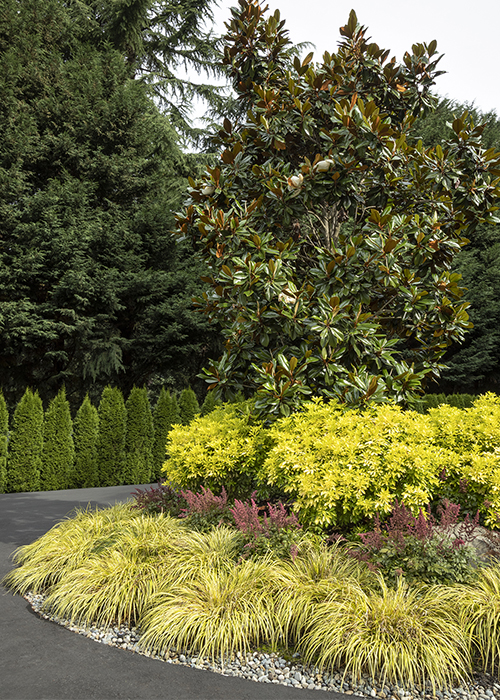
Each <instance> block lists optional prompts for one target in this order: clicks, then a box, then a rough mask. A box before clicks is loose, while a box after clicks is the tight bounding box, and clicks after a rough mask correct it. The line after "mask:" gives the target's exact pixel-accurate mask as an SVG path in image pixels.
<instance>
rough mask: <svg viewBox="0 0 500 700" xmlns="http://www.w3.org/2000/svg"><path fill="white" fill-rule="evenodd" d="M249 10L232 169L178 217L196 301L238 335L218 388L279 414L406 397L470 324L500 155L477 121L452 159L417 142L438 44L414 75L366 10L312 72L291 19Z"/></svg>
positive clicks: (224, 169) (218, 369) (231, 337)
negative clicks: (189, 245)
mask: <svg viewBox="0 0 500 700" xmlns="http://www.w3.org/2000/svg"><path fill="white" fill-rule="evenodd" d="M239 5H240V7H239V9H238V10H236V9H233V10H232V19H231V21H230V22H229V23H228V24H227V25H226V26H227V27H228V33H227V35H226V37H225V51H224V63H225V65H226V66H227V68H228V70H229V73H230V75H231V77H232V80H233V85H234V89H235V91H236V93H237V94H238V96H239V100H240V103H241V114H242V115H244V116H243V117H242V118H241V120H240V121H239V122H238V123H230V121H229V120H228V119H225V120H224V124H223V128H221V129H220V131H219V132H218V136H217V140H218V145H219V146H220V149H221V155H220V163H219V165H217V166H216V167H214V168H213V169H211V168H208V169H207V173H206V175H205V177H204V178H203V179H202V180H201V181H199V182H195V181H194V180H192V179H191V180H190V185H191V187H190V201H189V202H188V206H187V209H186V211H185V212H183V213H182V214H181V215H179V216H178V228H179V234H180V235H184V236H189V237H191V238H192V239H193V241H194V242H195V243H196V245H197V246H198V249H199V251H200V253H201V255H202V256H203V257H204V259H205V261H206V262H207V263H208V265H209V267H210V270H211V274H210V276H209V277H205V278H203V279H204V281H205V282H206V284H207V291H206V292H205V293H204V294H203V298H200V299H197V303H198V304H199V306H200V307H201V308H203V309H204V310H205V312H206V313H207V314H208V315H209V317H210V318H211V319H212V320H213V321H215V322H218V323H219V324H220V326H221V329H222V333H223V335H224V338H225V347H224V352H223V355H222V357H221V358H220V359H219V360H218V361H217V362H213V363H212V365H211V366H210V367H208V368H206V369H205V370H204V376H205V379H206V381H207V382H208V383H209V384H210V385H211V388H214V389H215V390H216V391H217V393H218V394H222V395H224V394H225V395H228V394H231V393H232V392H236V391H244V392H246V393H250V392H252V393H255V395H256V406H257V410H258V411H259V412H260V413H261V414H262V415H268V416H269V415H271V416H272V415H280V414H281V415H288V414H289V413H290V411H291V410H294V409H296V408H298V407H299V406H300V404H301V402H302V401H303V400H304V398H306V397H310V396H323V397H326V398H337V399H339V400H340V401H342V402H345V403H348V404H352V405H363V404H365V403H366V402H368V401H375V402H380V401H385V400H389V399H391V400H396V401H397V402H403V403H404V402H407V401H409V400H411V398H412V396H414V395H415V392H418V391H419V390H420V389H421V388H422V387H423V386H424V384H425V382H426V381H428V380H429V379H430V378H432V377H437V376H439V372H440V369H441V367H442V365H441V364H440V358H441V357H442V355H443V353H444V352H445V350H446V348H447V347H448V346H449V345H450V343H451V342H453V341H457V340H461V339H462V338H463V335H464V333H465V332H466V330H467V329H468V328H469V327H470V326H471V324H470V323H469V320H468V315H467V311H466V307H467V304H465V303H464V302H463V301H462V300H461V297H462V289H460V287H459V281H460V276H459V275H457V274H453V273H451V271H450V267H451V263H452V260H453V257H454V256H455V254H456V253H457V252H458V251H459V250H460V248H461V246H463V245H464V244H465V243H466V242H467V240H466V236H467V235H468V234H469V233H470V232H472V231H473V230H474V228H475V227H476V226H477V224H478V223H479V222H481V221H488V220H494V213H493V212H494V210H495V208H496V206H495V205H496V203H497V201H498V196H499V194H500V190H499V182H500V180H499V176H500V154H499V153H497V152H495V151H494V150H493V149H490V150H485V149H484V148H483V147H482V145H481V131H482V128H481V126H475V125H474V124H473V123H472V120H471V119H469V118H468V116H467V114H465V115H464V116H463V117H462V118H460V119H455V121H454V122H453V124H451V125H450V130H449V131H450V138H449V141H447V142H445V143H443V144H442V145H441V146H436V148H430V149H426V148H424V147H423V146H422V143H421V142H420V141H419V140H418V133H415V127H414V122H415V118H416V116H418V115H420V114H422V113H425V112H426V111H427V110H429V109H432V108H433V106H434V104H435V99H434V97H433V96H432V95H431V93H430V89H431V87H432V85H433V84H434V79H435V77H436V76H437V75H439V74H440V72H439V71H437V68H436V67H437V64H438V61H439V57H438V56H437V54H436V42H435V41H432V42H431V43H430V44H415V45H414V46H413V47H412V52H411V53H406V54H405V56H404V59H403V63H402V64H401V65H400V64H398V63H396V61H395V59H394V58H391V59H390V60H389V58H388V57H389V52H388V51H384V50H382V49H380V48H379V47H378V46H377V45H376V44H374V43H369V41H368V39H367V36H366V29H365V28H364V27H362V26H360V25H359V23H358V21H357V18H356V15H355V13H354V12H351V14H350V17H349V21H348V23H347V25H346V26H345V27H342V28H341V30H340V33H341V35H342V37H343V38H342V40H341V42H340V44H339V47H338V50H337V52H336V53H332V54H329V53H325V54H324V56H323V61H322V62H321V63H314V62H313V61H312V54H309V55H308V56H307V57H306V58H305V59H304V60H303V61H300V60H299V59H298V58H297V57H296V56H295V57H294V56H293V49H292V50H291V47H290V42H289V41H288V39H287V32H286V31H285V29H284V22H283V21H281V20H280V15H279V12H275V13H274V15H272V16H269V17H267V19H266V14H265V9H263V8H262V7H261V6H260V4H259V2H257V0H239Z"/></svg>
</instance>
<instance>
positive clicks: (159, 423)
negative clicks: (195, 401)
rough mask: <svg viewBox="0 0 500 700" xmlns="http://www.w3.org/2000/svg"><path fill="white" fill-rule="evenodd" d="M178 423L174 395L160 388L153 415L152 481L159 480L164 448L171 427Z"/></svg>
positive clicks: (163, 460)
mask: <svg viewBox="0 0 500 700" xmlns="http://www.w3.org/2000/svg"><path fill="white" fill-rule="evenodd" d="M179 421H180V417H179V405H178V403H177V399H176V397H175V394H170V391H167V390H166V389H165V387H162V389H161V391H160V396H159V397H158V401H157V402H156V406H155V410H154V413H153V425H154V443H153V455H152V456H153V467H152V479H153V480H154V481H157V480H158V479H160V478H161V468H162V466H163V463H164V462H165V457H166V454H165V448H166V444H167V438H168V434H169V432H170V429H171V427H172V425H173V424H174V423H178V422H179Z"/></svg>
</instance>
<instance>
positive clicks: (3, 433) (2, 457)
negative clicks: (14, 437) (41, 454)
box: [0, 391, 9, 493]
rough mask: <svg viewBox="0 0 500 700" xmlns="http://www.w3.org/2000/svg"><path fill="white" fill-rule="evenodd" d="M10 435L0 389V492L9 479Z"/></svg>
mask: <svg viewBox="0 0 500 700" xmlns="http://www.w3.org/2000/svg"><path fill="white" fill-rule="evenodd" d="M8 437H9V412H8V410H7V404H6V403H5V399H4V396H3V394H2V392H1V391H0V493H4V492H5V486H6V480H7V441H8Z"/></svg>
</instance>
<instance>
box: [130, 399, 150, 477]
mask: <svg viewBox="0 0 500 700" xmlns="http://www.w3.org/2000/svg"><path fill="white" fill-rule="evenodd" d="M126 409H127V426H126V433H125V452H126V455H125V467H124V483H126V484H149V483H150V481H151V472H152V461H153V455H152V449H153V416H152V415H151V408H150V405H149V400H148V392H147V389H146V388H145V387H144V388H142V389H140V388H139V387H136V386H135V387H134V388H133V389H132V391H131V392H130V395H129V397H128V399H127V403H126Z"/></svg>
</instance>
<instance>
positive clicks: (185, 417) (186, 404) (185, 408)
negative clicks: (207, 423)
mask: <svg viewBox="0 0 500 700" xmlns="http://www.w3.org/2000/svg"><path fill="white" fill-rule="evenodd" d="M199 412H200V404H199V403H198V399H197V398H196V394H195V393H194V391H193V390H192V389H183V390H182V392H181V395H180V397H179V416H180V421H181V423H182V425H189V424H190V423H191V421H192V420H193V418H194V417H195V416H197V415H198V413H199Z"/></svg>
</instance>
